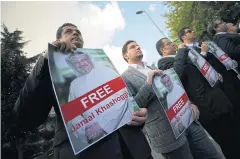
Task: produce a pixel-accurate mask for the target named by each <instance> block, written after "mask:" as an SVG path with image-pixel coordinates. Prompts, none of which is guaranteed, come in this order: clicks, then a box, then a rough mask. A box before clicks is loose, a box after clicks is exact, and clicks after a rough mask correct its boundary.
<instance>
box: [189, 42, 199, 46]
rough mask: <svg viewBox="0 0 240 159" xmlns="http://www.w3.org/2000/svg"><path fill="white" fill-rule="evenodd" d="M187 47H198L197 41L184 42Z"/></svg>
mask: <svg viewBox="0 0 240 159" xmlns="http://www.w3.org/2000/svg"><path fill="white" fill-rule="evenodd" d="M186 45H187V46H188V47H194V46H195V47H199V43H198V42H194V43H191V44H186Z"/></svg>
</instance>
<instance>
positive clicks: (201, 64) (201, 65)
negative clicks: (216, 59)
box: [188, 48, 219, 87]
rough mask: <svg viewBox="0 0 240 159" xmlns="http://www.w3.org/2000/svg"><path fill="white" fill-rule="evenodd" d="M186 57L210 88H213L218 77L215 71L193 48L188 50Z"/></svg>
mask: <svg viewBox="0 0 240 159" xmlns="http://www.w3.org/2000/svg"><path fill="white" fill-rule="evenodd" d="M189 49H190V50H189V52H188V57H189V59H190V60H191V61H192V63H193V64H194V65H195V66H196V67H197V68H198V70H199V71H200V72H201V73H202V75H203V76H204V77H205V79H206V80H207V81H208V83H209V84H210V86H211V87H213V86H214V85H215V84H216V83H217V81H218V79H219V77H218V73H217V71H216V70H215V69H214V68H213V67H212V66H211V65H210V64H209V63H208V62H207V61H206V60H205V59H204V58H203V57H202V56H201V55H200V54H199V53H198V52H197V51H196V50H195V49H193V48H189Z"/></svg>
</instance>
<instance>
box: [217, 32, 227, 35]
mask: <svg viewBox="0 0 240 159" xmlns="http://www.w3.org/2000/svg"><path fill="white" fill-rule="evenodd" d="M217 34H227V32H219V33H216V35H217Z"/></svg>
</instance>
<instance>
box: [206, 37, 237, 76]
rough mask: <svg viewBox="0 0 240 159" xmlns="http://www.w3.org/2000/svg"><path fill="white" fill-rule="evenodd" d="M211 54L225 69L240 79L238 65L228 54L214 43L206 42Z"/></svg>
mask: <svg viewBox="0 0 240 159" xmlns="http://www.w3.org/2000/svg"><path fill="white" fill-rule="evenodd" d="M206 43H207V45H208V47H209V52H210V53H212V54H213V55H214V56H215V57H216V58H217V59H218V60H219V61H220V62H221V63H222V64H223V65H224V66H225V67H226V69H227V70H233V71H235V73H236V74H237V77H238V79H240V72H239V70H238V69H237V67H238V65H239V64H238V63H237V61H235V60H232V59H231V58H230V57H229V56H228V54H227V53H225V52H224V51H223V50H222V49H221V48H220V47H218V46H217V44H216V43H214V42H213V41H206Z"/></svg>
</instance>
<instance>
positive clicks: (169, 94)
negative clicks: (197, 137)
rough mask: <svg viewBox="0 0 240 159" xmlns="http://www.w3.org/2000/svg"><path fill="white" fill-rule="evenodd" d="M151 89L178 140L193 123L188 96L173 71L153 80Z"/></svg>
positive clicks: (165, 72) (168, 71)
mask: <svg viewBox="0 0 240 159" xmlns="http://www.w3.org/2000/svg"><path fill="white" fill-rule="evenodd" d="M153 89H154V92H155V93H156V95H157V97H158V99H159V101H160V103H161V105H162V106H163V108H164V110H165V113H166V115H167V117H168V120H169V122H170V124H171V127H172V129H173V132H174V135H175V137H176V138H178V137H179V136H180V135H181V134H182V133H183V132H184V131H185V130H186V129H187V128H188V127H189V125H190V124H191V123H192V122H193V121H194V112H193V109H192V105H191V102H190V100H189V99H188V96H187V94H186V92H185V90H184V88H183V86H182V84H181V82H180V80H179V78H178V76H177V74H176V72H175V71H174V69H168V70H165V71H163V73H162V75H160V76H155V77H154V78H153Z"/></svg>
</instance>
